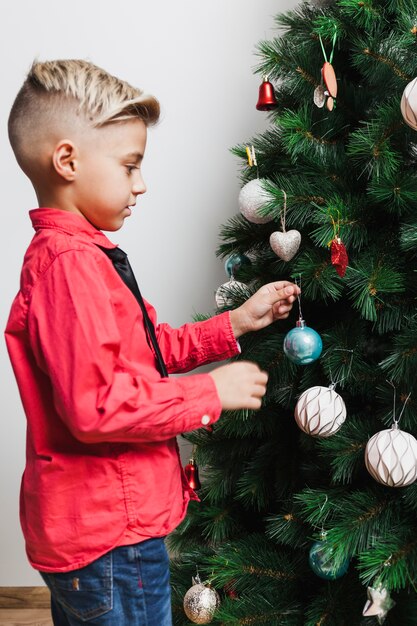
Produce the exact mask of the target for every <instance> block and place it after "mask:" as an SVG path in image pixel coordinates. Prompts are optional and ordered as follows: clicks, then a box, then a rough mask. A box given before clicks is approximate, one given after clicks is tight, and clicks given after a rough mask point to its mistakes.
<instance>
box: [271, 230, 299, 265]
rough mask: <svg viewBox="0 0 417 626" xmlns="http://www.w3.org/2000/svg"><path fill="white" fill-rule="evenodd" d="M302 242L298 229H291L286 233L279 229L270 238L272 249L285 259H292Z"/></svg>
mask: <svg viewBox="0 0 417 626" xmlns="http://www.w3.org/2000/svg"><path fill="white" fill-rule="evenodd" d="M300 243H301V235H300V233H299V232H298V230H289V231H287V232H285V233H282V232H281V231H279V230H277V231H275V232H274V233H272V235H271V236H270V238H269V244H270V246H271V248H272V250H273V251H274V252H275V254H276V255H277V256H279V258H280V259H282V260H283V261H290V260H291V259H292V258H293V256H295V255H296V254H297V251H298V248H299V247H300Z"/></svg>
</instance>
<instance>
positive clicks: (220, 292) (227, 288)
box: [215, 280, 247, 309]
mask: <svg viewBox="0 0 417 626" xmlns="http://www.w3.org/2000/svg"><path fill="white" fill-rule="evenodd" d="M246 290H247V287H246V285H245V283H241V282H239V281H238V280H228V281H227V283H223V285H220V287H219V288H218V289H217V291H216V294H215V300H216V304H217V307H218V308H219V309H221V308H223V307H225V306H232V304H233V303H234V296H242V293H245V292H246Z"/></svg>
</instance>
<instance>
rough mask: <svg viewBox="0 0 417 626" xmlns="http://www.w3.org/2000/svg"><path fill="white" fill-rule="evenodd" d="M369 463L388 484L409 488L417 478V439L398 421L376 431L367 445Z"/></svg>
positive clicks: (373, 471)
mask: <svg viewBox="0 0 417 626" xmlns="http://www.w3.org/2000/svg"><path fill="white" fill-rule="evenodd" d="M365 465H366V469H367V470H368V472H369V473H370V474H371V476H372V478H375V480H376V481H377V482H379V483H382V484H383V485H387V487H406V486H407V485H411V483H413V482H414V481H415V480H416V478H417V440H416V439H415V437H413V435H411V434H410V433H405V432H403V431H402V430H400V429H399V428H398V426H397V424H394V425H393V426H392V428H389V429H387V430H381V431H380V432H379V433H376V434H375V435H374V436H373V437H371V439H370V440H369V441H368V443H367V444H366V448H365Z"/></svg>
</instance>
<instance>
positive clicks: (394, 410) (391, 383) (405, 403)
mask: <svg viewBox="0 0 417 626" xmlns="http://www.w3.org/2000/svg"><path fill="white" fill-rule="evenodd" d="M387 383H388V384H389V385H391V387H392V388H393V389H394V399H393V409H392V420H393V425H394V427H395V428H398V424H399V422H400V419H401V418H402V415H403V413H404V409H405V407H406V405H407V402H408V401H409V399H410V396H411V391H410V393H409V394H408V396H407V397H406V399H405V400H404V404H403V408H402V410H401V413H400V415H399V416H398V419H396V418H395V413H396V400H397V388H396V386H395V385H394V383H393V382H392V380H387Z"/></svg>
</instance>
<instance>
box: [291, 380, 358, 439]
mask: <svg viewBox="0 0 417 626" xmlns="http://www.w3.org/2000/svg"><path fill="white" fill-rule="evenodd" d="M294 416H295V421H296V422H297V424H298V426H299V427H300V428H301V430H303V431H304V432H305V433H307V435H312V436H313V437H330V436H331V435H334V433H336V432H337V431H338V430H339V428H340V427H341V426H342V424H343V422H344V421H345V419H346V405H345V403H344V401H343V398H342V397H341V396H339V394H338V393H336V392H335V390H334V389H332V386H330V387H320V386H317V387H310V389H307V390H306V391H304V393H302V394H301V396H300V398H299V400H298V402H297V405H296V407H295V413H294Z"/></svg>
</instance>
